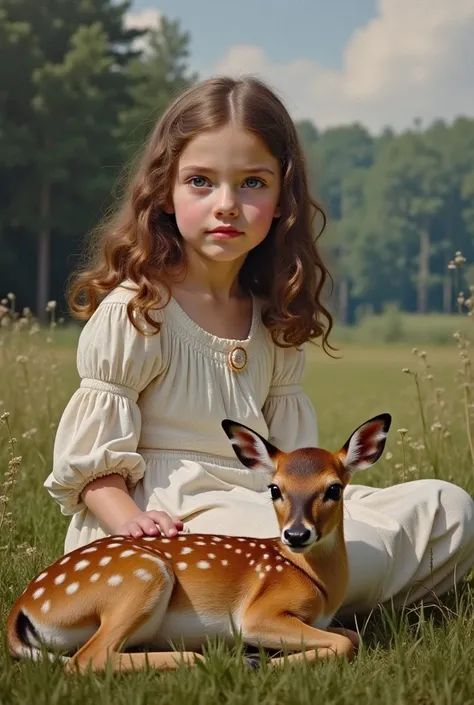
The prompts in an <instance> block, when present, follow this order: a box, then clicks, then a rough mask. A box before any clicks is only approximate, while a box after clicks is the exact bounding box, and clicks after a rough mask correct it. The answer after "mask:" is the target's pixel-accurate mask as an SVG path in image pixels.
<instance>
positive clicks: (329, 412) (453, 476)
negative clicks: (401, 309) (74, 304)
mask: <svg viewBox="0 0 474 705" xmlns="http://www.w3.org/2000/svg"><path fill="white" fill-rule="evenodd" d="M56 335H57V333H56V332H54V331H52V332H46V333H40V332H37V333H30V332H28V330H27V329H26V328H25V330H23V331H20V330H18V331H16V332H11V331H8V330H3V331H0V415H2V414H4V412H9V416H8V418H6V419H4V422H3V424H2V425H0V483H3V486H2V487H1V488H0V502H1V503H0V561H1V576H0V622H1V624H2V637H3V633H4V630H3V625H4V623H5V619H6V616H7V613H8V610H9V608H10V606H11V604H12V603H13V601H14V599H15V598H16V596H17V595H18V594H20V593H21V592H22V590H23V589H24V587H25V586H26V583H27V582H28V580H29V579H30V578H31V577H32V576H33V575H34V574H35V573H36V572H38V571H39V570H40V569H41V568H42V567H44V566H45V565H46V564H47V563H48V562H50V561H51V560H52V559H54V558H56V557H57V556H59V555H60V553H61V548H62V543H63V537H64V533H65V529H66V525H67V519H66V518H64V517H61V515H60V513H59V509H58V508H57V506H56V505H55V504H54V503H53V501H52V500H51V499H50V498H49V496H48V495H47V493H46V492H45V490H43V488H42V483H43V480H44V478H45V477H46V475H47V474H48V472H49V470H50V466H51V452H52V444H53V440H54V435H55V430H56V426H57V422H58V419H59V417H60V414H61V412H62V410H63V408H64V406H65V404H66V403H67V401H68V399H69V397H70V395H71V394H72V392H73V391H74V389H75V388H76V385H77V376H76V371H75V365H74V358H75V351H74V347H73V344H71V343H73V342H74V334H71V335H69V336H68V335H63V334H61V333H60V334H59V337H58V339H57V340H55V336H56ZM47 337H51V341H50V342H47V341H46V338H47ZM68 341H69V344H68ZM461 354H462V355H463V356H464V362H463V357H461ZM339 355H340V358H341V359H339V360H331V359H329V358H327V357H325V356H324V355H323V353H322V352H321V351H320V350H319V349H316V348H315V349H312V350H311V351H310V352H309V355H308V372H307V377H306V382H305V385H306V390H307V392H308V394H309V396H310V397H311V399H312V401H313V403H314V404H315V407H316V409H317V412H318V417H319V425H320V444H321V445H322V446H324V447H327V448H329V449H332V450H336V449H337V448H338V447H339V446H341V445H342V443H344V442H345V440H346V438H347V436H348V435H349V433H350V432H351V431H352V430H353V429H354V428H355V427H356V426H357V425H359V424H360V423H361V422H363V421H364V420H366V419H367V418H369V417H370V416H374V415H375V414H378V413H380V412H383V411H388V412H390V413H391V414H392V415H393V425H392V430H391V433H390V438H389V442H388V444H387V448H386V452H385V454H384V457H383V459H382V460H381V461H380V462H379V463H378V464H377V465H376V466H375V467H374V468H373V469H372V470H371V471H370V472H367V473H364V474H361V475H360V476H359V477H358V479H357V481H358V482H361V483H364V484H371V483H373V484H375V485H382V486H383V485H389V484H391V483H395V482H400V481H403V480H409V479H417V478H419V477H432V476H437V477H440V478H444V479H447V480H451V481H454V482H457V483H458V484H460V485H461V486H463V487H465V488H466V489H468V490H469V491H470V492H471V493H472V492H473V491H474V466H473V462H472V454H471V449H470V448H471V446H472V440H471V428H472V426H473V424H472V411H473V410H472V400H471V394H472V388H471V379H470V370H471V367H470V361H469V357H468V355H469V351H468V349H459V348H458V347H457V346H456V342H455V341H453V343H452V345H450V346H444V347H442V348H441V347H440V348H428V349H427V356H426V357H424V356H420V354H414V353H413V352H412V351H411V348H410V347H409V346H406V347H401V346H397V347H395V346H385V347H381V346H380V345H377V346H373V347H369V346H367V345H366V346H364V347H360V346H354V345H352V344H351V345H349V344H341V349H340V353H339ZM403 368H409V369H410V370H411V371H412V372H413V373H415V372H416V373H417V376H416V377H415V375H414V374H407V373H403V372H402V369H403ZM417 385H418V387H417ZM398 429H406V433H404V432H403V431H402V433H399V432H398ZM10 433H11V435H10ZM12 438H13V439H15V440H13V441H12V440H11V439H12ZM20 457H21V459H18V458H20ZM2 475H3V477H2ZM12 481H13V482H14V484H13V485H12V484H11V483H12ZM473 588H474V579H473V578H472V576H467V577H466V578H465V579H464V580H463V582H462V583H461V585H460V586H459V588H458V590H457V591H456V592H455V593H454V592H453V593H452V594H450V595H448V596H446V597H445V598H444V599H443V601H442V602H440V601H434V602H433V603H432V604H431V606H426V607H425V608H423V609H422V608H413V609H411V610H406V611H404V612H403V611H398V612H390V611H387V610H377V611H375V612H374V613H373V614H372V615H371V616H370V618H368V619H366V620H365V621H361V622H360V623H359V628H360V630H361V633H362V647H361V649H360V650H359V653H358V654H357V656H356V658H355V660H354V661H353V662H352V663H350V664H349V663H346V662H343V661H340V662H337V661H334V662H331V663H323V662H321V663H319V664H316V665H312V666H310V665H305V664H303V665H300V666H295V665H291V666H288V667H286V668H284V669H282V670H281V671H275V670H271V669H268V668H266V667H265V664H264V665H263V666H262V667H261V668H260V669H259V670H257V671H256V672H251V671H249V670H247V669H245V667H244V666H243V665H242V663H241V660H240V659H239V658H238V650H237V652H236V653H233V652H230V651H227V650H225V649H224V648H222V647H221V645H218V644H211V645H210V647H209V649H210V651H209V661H208V663H207V664H206V665H205V666H204V667H199V668H197V669H185V668H183V669H182V670H179V671H178V672H176V673H173V674H157V673H156V672H153V671H147V672H144V673H136V674H128V675H126V674H121V675H114V674H112V673H106V674H102V675H97V674H91V673H89V674H87V675H85V676H82V677H78V676H75V675H74V676H72V675H66V674H65V673H64V672H63V669H62V666H61V665H58V664H50V663H47V662H43V663H30V662H22V663H15V662H13V661H12V660H11V659H10V657H9V655H8V654H7V652H6V649H5V644H4V639H3V638H2V640H1V641H0V703H1V704H2V705H3V704H6V703H18V704H20V703H21V704H22V705H23V704H25V703H27V704H28V705H29V704H30V703H35V705H40V704H42V703H44V704H45V705H46V704H48V705H56V704H62V703H64V705H75V704H76V703H77V704H79V703H81V705H82V704H83V703H87V704H88V705H92V704H93V703H103V704H104V705H106V704H107V705H108V704H109V703H110V704H111V705H112V704H113V705H122V704H123V705H144V704H145V703H158V702H159V703H160V704H161V705H168V703H169V704H171V703H172V704H173V705H177V704H179V703H186V705H194V703H206V704H207V703H209V702H212V703H213V704H214V703H228V704H232V705H234V704H235V705H240V704H242V705H244V704H245V705H248V704H251V703H255V704H257V703H260V704H262V705H263V704H265V705H266V704H270V703H277V702H278V703H304V704H305V705H306V704H307V703H324V705H332V704H333V703H334V704H335V703H348V704H349V703H350V704H351V705H353V704H354V703H359V702H360V703H383V704H384V705H385V704H389V703H393V704H399V703H420V704H422V703H423V704H425V703H426V704H428V703H430V704H431V703H446V704H448V703H471V702H474V677H473V676H472V675H471V671H470V667H471V664H472V662H473V659H474V638H473V637H474V621H473V618H472V614H473V606H474V592H473Z"/></svg>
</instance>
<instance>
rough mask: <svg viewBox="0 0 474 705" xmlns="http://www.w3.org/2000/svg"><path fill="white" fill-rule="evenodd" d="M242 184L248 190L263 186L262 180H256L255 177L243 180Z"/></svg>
mask: <svg viewBox="0 0 474 705" xmlns="http://www.w3.org/2000/svg"><path fill="white" fill-rule="evenodd" d="M244 183H246V184H247V188H250V189H257V188H262V186H263V185H264V184H263V181H262V179H258V178H257V177H256V176H249V178H248V179H245V182H244Z"/></svg>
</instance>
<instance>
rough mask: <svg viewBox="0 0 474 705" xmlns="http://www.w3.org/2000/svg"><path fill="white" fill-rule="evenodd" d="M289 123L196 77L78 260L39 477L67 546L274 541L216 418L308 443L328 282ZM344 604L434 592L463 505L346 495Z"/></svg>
mask: <svg viewBox="0 0 474 705" xmlns="http://www.w3.org/2000/svg"><path fill="white" fill-rule="evenodd" d="M315 214H319V215H322V212H321V211H320V209H319V208H318V207H317V206H316V204H315V203H314V202H313V201H312V200H311V198H310V195H309V192H308V185H307V177H306V172H305V165H304V159H303V154H302V151H301V147H300V145H299V143H298V138H297V134H296V131H295V127H294V125H293V123H292V121H291V119H290V117H289V115H288V113H287V111H286V109H285V108H284V106H283V105H282V103H281V102H280V100H279V99H278V98H277V97H276V96H275V95H274V94H273V93H272V92H271V91H270V90H269V88H267V87H266V86H265V85H264V84H262V83H261V82H259V81H257V80H255V79H253V78H244V79H241V80H234V79H231V78H225V77H222V78H212V79H210V80H208V81H205V82H203V83H201V84H199V85H196V86H194V87H192V88H191V89H189V90H188V91H187V92H185V93H184V94H183V95H181V96H180V97H179V98H178V99H177V100H176V101H175V102H174V103H173V104H172V105H171V106H170V108H169V109H168V111H167V112H166V114H165V115H164V116H163V118H162V119H161V120H160V121H159V123H158V124H157V126H156V128H155V130H154V132H153V134H152V135H151V137H150V139H149V142H148V144H147V146H146V149H145V151H144V154H143V156H142V159H141V162H140V165H139V168H138V171H137V173H136V175H135V176H134V177H133V179H132V182H131V185H130V189H129V192H128V195H127V196H126V198H125V200H124V202H123V203H122V205H121V207H120V209H119V211H118V213H117V214H116V216H115V217H114V218H113V219H112V220H111V221H110V222H109V223H107V224H106V225H104V226H103V228H102V231H101V232H100V237H99V239H98V241H97V246H96V249H95V255H94V260H93V262H92V263H91V264H90V265H89V267H88V268H87V269H86V270H85V271H83V272H82V273H81V274H80V275H79V276H78V278H77V279H76V281H75V283H74V285H73V287H72V290H71V299H70V300H71V308H72V311H73V312H74V313H75V314H76V315H78V316H79V317H81V318H86V319H89V320H88V322H87V324H86V325H85V327H84V329H83V331H82V334H81V337H80V342H79V348H78V355H77V362H78V370H79V374H80V377H81V379H82V381H81V385H80V389H78V390H77V392H76V393H75V394H74V396H73V397H72V399H71V401H70V402H69V405H68V406H67V408H66V410H65V411H64V414H63V417H62V419H61V422H60V425H59V428H58V432H57V437H56V443H55V450H54V466H53V472H52V474H51V475H50V476H49V477H48V479H47V480H46V482H45V486H46V488H47V489H48V490H49V492H50V493H51V495H52V497H53V498H54V499H55V500H56V501H57V502H58V503H59V504H60V506H61V511H62V512H63V513H64V514H67V515H73V516H72V521H71V524H70V527H69V530H68V533H67V537H66V542H65V549H66V551H70V550H72V549H74V548H76V547H78V546H81V545H84V544H86V543H88V542H91V541H93V540H95V539H97V538H100V537H102V536H104V535H107V534H117V533H119V534H123V535H132V536H136V537H138V536H142V535H145V534H146V535H156V534H157V533H159V532H160V531H161V532H164V533H165V534H167V535H168V536H173V535H176V533H177V532H178V531H180V530H182V529H183V528H184V529H186V530H189V531H192V532H198V533H223V534H228V535H242V534H243V535H246V536H254V537H262V538H263V537H271V536H276V535H277V534H278V529H277V523H276V519H275V515H274V510H273V508H272V506H271V502H270V501H269V497H268V489H267V479H266V478H264V477H262V476H261V475H259V474H257V473H252V472H251V471H249V470H247V469H245V468H243V466H241V465H240V463H239V462H238V460H237V459H236V457H235V455H234V452H233V450H232V447H231V445H230V443H229V441H228V439H227V437H226V435H225V434H224V433H223V431H222V428H221V421H222V419H224V418H231V419H233V420H235V421H239V422H241V423H244V424H246V425H247V426H250V427H251V428H253V429H255V430H256V431H258V432H259V433H261V434H262V435H265V436H266V437H268V438H269V439H270V441H271V442H272V443H274V444H275V445H277V446H279V447H280V448H281V449H283V450H291V449H294V448H296V447H302V446H314V445H316V444H317V442H318V439H317V429H316V420H315V415H314V412H313V409H312V407H311V404H310V402H309V400H308V399H307V397H306V396H305V394H304V393H303V391H302V388H301V379H302V375H303V372H304V343H306V342H307V341H308V340H317V339H321V341H322V345H323V348H325V349H326V348H327V346H328V333H329V332H330V329H331V325H332V320H331V316H330V315H329V313H328V311H327V310H326V309H325V307H324V305H323V304H322V302H321V290H322V288H323V286H324V283H325V280H326V278H327V276H328V273H327V270H326V268H325V266H324V264H323V262H322V260H321V258H320V256H319V253H318V250H317V247H316V245H315V241H314V237H313V225H312V220H313V216H314V215H315ZM345 506H346V519H345V532H346V537H347V544H348V553H349V563H350V576H351V577H350V587H349V591H348V594H347V598H346V601H345V607H344V611H345V612H354V611H357V612H366V611H367V610H369V609H371V608H372V607H374V606H375V605H376V604H377V603H378V602H385V601H387V600H390V599H393V600H394V602H395V604H397V605H398V604H401V603H403V602H404V601H406V602H411V601H413V600H416V599H418V598H420V597H422V596H423V595H424V594H426V592H427V591H431V590H434V591H435V592H437V593H438V594H439V593H442V592H444V591H446V590H447V589H448V588H450V587H451V586H453V584H454V581H455V580H458V579H460V578H461V576H462V575H463V574H464V573H465V572H466V571H467V569H468V568H469V567H470V566H471V565H472V563H473V562H474V511H473V508H474V505H473V502H472V500H471V498H470V497H469V496H468V495H467V494H466V493H465V492H464V491H463V490H462V489H460V488H459V487H456V486H454V485H451V484H448V483H446V482H442V481H438V480H420V481H416V482H410V483H406V484H400V485H397V486H395V487H391V488H387V489H373V488H369V487H363V486H349V487H348V488H347V489H346V502H345Z"/></svg>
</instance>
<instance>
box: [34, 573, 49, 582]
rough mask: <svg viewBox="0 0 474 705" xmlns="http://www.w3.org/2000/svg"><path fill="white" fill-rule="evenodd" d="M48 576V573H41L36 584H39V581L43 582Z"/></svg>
mask: <svg viewBox="0 0 474 705" xmlns="http://www.w3.org/2000/svg"><path fill="white" fill-rule="evenodd" d="M47 575H48V573H41V575H38V577H37V578H36V580H35V583H39V581H40V580H43V579H44V578H45V577H46V576H47Z"/></svg>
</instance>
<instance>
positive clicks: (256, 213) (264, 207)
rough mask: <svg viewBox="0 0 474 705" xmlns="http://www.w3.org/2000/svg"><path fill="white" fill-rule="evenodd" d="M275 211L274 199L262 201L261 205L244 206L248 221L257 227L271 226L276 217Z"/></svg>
mask: <svg viewBox="0 0 474 705" xmlns="http://www.w3.org/2000/svg"><path fill="white" fill-rule="evenodd" d="M275 209H276V205H275V201H274V199H273V198H272V199H268V200H265V201H261V202H260V203H254V204H250V203H248V204H247V205H245V206H244V212H245V216H246V220H247V221H248V222H249V223H252V225H255V226H259V225H262V226H267V225H270V224H271V222H272V220H273V218H274V217H275Z"/></svg>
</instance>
